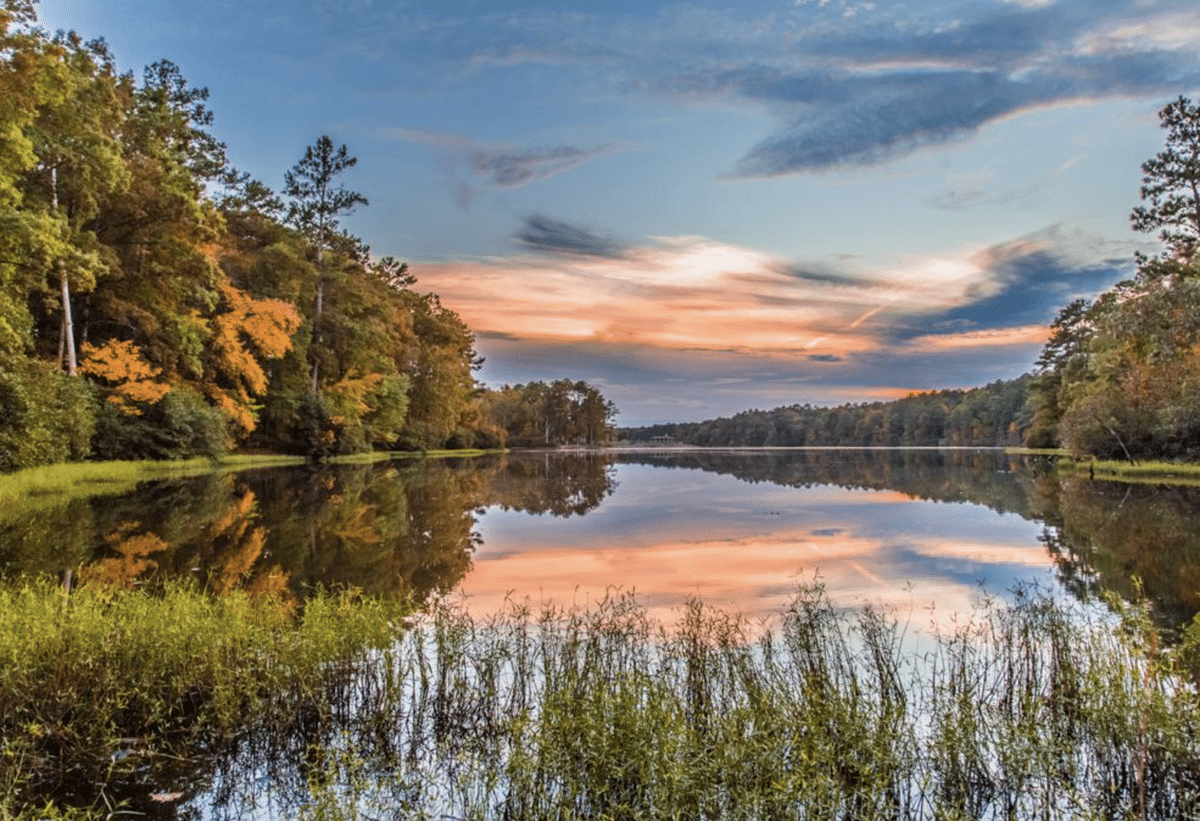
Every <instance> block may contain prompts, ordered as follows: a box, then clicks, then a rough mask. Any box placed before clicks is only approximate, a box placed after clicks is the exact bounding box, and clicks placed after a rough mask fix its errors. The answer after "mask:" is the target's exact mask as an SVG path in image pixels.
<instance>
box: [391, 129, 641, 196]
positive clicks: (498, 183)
mask: <svg viewBox="0 0 1200 821" xmlns="http://www.w3.org/2000/svg"><path fill="white" fill-rule="evenodd" d="M389 134H390V135H391V136H393V137H397V138H399V139H403V140H409V141H411V142H415V143H423V144H425V145H429V146H432V147H433V148H434V149H436V150H437V151H438V152H439V153H440V154H441V156H442V158H443V164H444V167H445V170H446V173H447V176H448V177H449V180H450V183H451V188H452V190H453V191H454V195H455V198H456V199H457V200H458V202H459V204H460V205H462V206H463V207H464V208H465V207H466V206H467V205H469V204H470V202H471V199H472V198H473V197H474V196H475V195H476V194H478V193H479V192H480V190H482V189H486V188H520V187H522V186H525V185H530V184H532V183H535V182H540V181H542V180H548V179H550V178H551V177H554V176H556V175H558V174H561V173H563V172H564V171H570V170H571V169H573V168H578V167H579V166H581V165H586V164H587V163H589V162H591V161H592V160H595V159H597V158H599V157H603V156H605V155H606V154H611V153H612V152H614V151H616V150H618V146H615V145H601V146H595V147H591V148H580V147H579V146H574V145H552V146H543V147H539V148H521V147H516V146H511V145H493V144H484V143H478V142H475V141H474V140H471V139H468V138H466V137H461V136H458V135H456V134H443V133H439V132H432V131H419V130H415V129H409V128H395V129H392V130H391V131H390V132H389Z"/></svg>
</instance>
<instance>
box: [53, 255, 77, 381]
mask: <svg viewBox="0 0 1200 821" xmlns="http://www.w3.org/2000/svg"><path fill="white" fill-rule="evenodd" d="M58 278H59V281H60V282H62V305H63V316H62V336H63V341H65V342H66V347H67V373H68V374H69V375H71V376H75V369H76V367H77V364H78V363H77V362H76V360H75V330H74V326H73V325H72V324H71V286H70V285H69V284H68V283H67V275H66V274H65V273H63V272H62V271H61V270H60V271H59V272H58Z"/></svg>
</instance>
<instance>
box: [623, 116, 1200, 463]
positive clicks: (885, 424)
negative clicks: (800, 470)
mask: <svg viewBox="0 0 1200 821" xmlns="http://www.w3.org/2000/svg"><path fill="white" fill-rule="evenodd" d="M1159 120H1160V124H1161V126H1162V129H1163V132H1164V146H1163V150H1162V151H1161V152H1159V153H1158V154H1157V155H1155V156H1154V157H1153V158H1151V159H1149V160H1147V161H1146V162H1145V163H1143V164H1142V173H1143V177H1142V187H1141V199H1142V204H1141V205H1138V206H1137V207H1135V208H1134V209H1133V212H1132V213H1131V215H1130V221H1131V223H1132V226H1133V228H1134V229H1135V230H1137V231H1144V232H1154V231H1157V232H1159V234H1158V237H1159V239H1160V241H1161V242H1162V251H1161V253H1159V254H1157V255H1155V256H1145V255H1138V256H1137V258H1136V261H1137V270H1136V273H1135V275H1134V277H1133V278H1132V279H1128V280H1125V281H1122V282H1118V283H1117V284H1116V285H1114V286H1112V287H1111V288H1109V289H1107V290H1105V291H1104V292H1103V293H1101V294H1100V295H1099V296H1097V297H1096V298H1095V299H1093V300H1086V299H1077V300H1074V301H1072V302H1070V303H1069V304H1068V305H1066V306H1065V307H1064V308H1063V309H1062V310H1061V311H1059V313H1058V316H1057V317H1056V319H1055V320H1054V322H1053V324H1052V326H1051V336H1050V339H1049V341H1048V342H1047V343H1046V345H1045V346H1044V347H1043V349H1042V353H1041V356H1039V358H1038V360H1037V362H1036V363H1035V366H1034V368H1033V372H1032V373H1030V374H1025V375H1023V376H1021V377H1018V378H1017V379H1014V380H1011V381H1007V382H1005V381H1001V382H993V383H992V384H990V385H987V386H986V387H983V388H975V389H971V390H942V391H931V392H926V393H918V394H911V395H909V396H907V397H904V398H903V399H899V400H897V401H894V402H875V403H866V404H847V405H842V406H840V407H834V408H824V407H813V406H811V405H792V406H788V407H779V408H775V409H774V410H770V411H760V410H751V411H746V412H744V413H740V414H737V415H736V416H734V417H732V418H722V419H711V420H707V421H704V422H693V423H686V424H673V425H656V426H652V427H643V428H630V429H624V430H622V431H621V432H620V435H621V436H622V437H624V438H627V439H630V440H633V441H648V440H650V439H652V438H654V437H660V436H669V437H671V438H672V439H674V440H676V441H678V442H682V443H686V444H693V445H710V446H764V445H774V446H803V445H808V446H812V445H853V446H897V445H907V446H930V445H951V446H954V445H977V446H996V445H1004V446H1012V445H1021V444H1024V445H1026V446H1028V447H1035V448H1059V447H1061V448H1065V449H1067V450H1069V451H1070V452H1071V453H1072V454H1073V455H1075V456H1077V457H1088V456H1090V457H1097V458H1103V459H1122V460H1128V461H1130V462H1136V461H1138V460H1141V459H1185V460H1189V461H1196V460H1200V412H1198V411H1197V409H1198V408H1200V254H1198V252H1200V107H1198V106H1197V105H1195V104H1193V103H1192V102H1191V101H1190V100H1189V99H1187V98H1186V97H1180V98H1178V99H1177V100H1175V101H1173V102H1171V103H1170V104H1168V105H1167V106H1166V107H1164V108H1163V109H1162V111H1161V112H1159Z"/></svg>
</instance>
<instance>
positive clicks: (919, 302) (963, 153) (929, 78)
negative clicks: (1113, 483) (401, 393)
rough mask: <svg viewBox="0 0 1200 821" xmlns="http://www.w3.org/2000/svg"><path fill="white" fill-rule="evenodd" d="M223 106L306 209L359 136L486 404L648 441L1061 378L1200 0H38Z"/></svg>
mask: <svg viewBox="0 0 1200 821" xmlns="http://www.w3.org/2000/svg"><path fill="white" fill-rule="evenodd" d="M38 9H39V18H40V23H41V25H42V26H44V27H45V28H47V29H49V30H55V29H74V30H76V31H78V32H79V33H80V34H81V35H83V36H84V37H85V38H88V39H91V38H94V37H104V38H105V39H106V40H107V41H108V43H109V45H110V46H111V48H112V50H113V53H114V55H115V57H116V60H117V63H118V66H119V67H121V68H122V69H123V70H132V71H134V72H135V73H136V74H140V71H141V67H142V66H144V65H147V64H149V63H152V62H154V61H156V60H159V59H163V58H166V59H169V60H171V61H173V62H174V63H176V64H177V65H178V66H179V67H180V69H181V70H182V72H183V74H184V76H185V77H186V78H187V79H188V81H189V82H190V83H192V84H193V85H196V86H202V87H206V88H208V89H209V91H210V93H211V98H210V103H211V108H212V110H213V111H214V113H215V115H216V122H215V124H214V127H213V128H214V132H215V133H216V135H217V137H218V138H219V139H221V140H222V141H224V142H225V143H226V144H227V145H228V151H229V155H230V158H231V160H232V162H233V163H234V164H235V165H236V166H237V167H238V168H240V169H241V170H244V171H247V172H249V173H250V174H251V175H252V176H254V177H256V178H258V179H260V180H262V181H263V182H265V183H266V184H268V185H269V186H271V187H273V188H275V189H276V190H278V189H280V188H281V187H282V185H283V176H284V173H285V171H286V170H287V169H288V168H290V167H291V166H292V165H294V164H295V163H296V162H297V161H298V160H299V159H300V157H301V156H303V154H304V149H305V147H306V146H308V145H310V144H312V143H313V142H315V141H316V139H317V137H319V136H321V135H323V134H328V135H329V136H330V137H332V138H333V140H334V141H335V143H337V144H343V143H344V144H345V145H346V146H347V148H348V150H349V151H350V153H351V154H352V155H354V156H356V157H357V158H358V164H357V166H356V167H355V168H354V169H352V170H351V171H350V172H348V173H347V174H346V175H345V176H344V180H343V181H344V183H345V184H346V186H347V187H348V188H351V189H353V190H356V191H358V192H360V193H362V194H363V195H364V196H365V197H366V198H367V199H368V200H369V202H370V204H369V206H367V207H365V208H361V209H359V210H358V211H356V212H355V213H354V214H352V215H350V216H348V217H347V218H346V219H345V220H344V221H343V225H344V227H345V228H346V229H347V230H348V231H350V232H351V233H353V234H355V235H356V236H359V237H361V238H362V239H363V240H364V241H366V242H367V243H368V244H369V245H370V247H371V249H372V253H373V254H374V255H376V256H385V255H391V256H395V257H397V258H399V259H403V260H407V261H408V262H409V264H410V267H411V270H412V272H413V273H414V274H415V275H416V276H417V279H418V282H417V285H416V286H415V287H417V288H418V289H420V290H425V291H434V292H436V293H438V294H439V295H440V296H441V298H442V303H443V304H444V305H445V306H446V307H448V308H451V309H453V310H455V311H457V312H458V313H459V314H460V315H461V316H462V318H463V319H464V320H465V321H466V323H467V324H468V325H469V326H470V327H471V328H472V329H473V330H474V332H475V334H476V342H477V349H478V351H479V353H480V354H481V355H483V356H484V357H485V363H484V366H483V368H482V369H481V370H480V372H479V373H478V377H479V378H480V379H481V380H483V381H484V382H486V383H487V384H489V385H491V386H493V387H498V386H500V385H501V384H504V383H509V384H515V383H518V382H528V381H531V380H537V379H541V380H553V379H559V378H567V379H571V380H580V379H583V380H586V381H588V382H591V383H592V384H594V385H597V386H598V387H600V388H601V390H602V391H603V392H604V394H605V396H606V397H608V398H609V399H611V400H613V401H614V402H615V403H616V405H617V406H618V407H619V408H620V410H621V414H620V416H619V417H618V420H617V421H618V423H619V424H622V425H642V424H651V423H656V422H666V421H689V420H699V419H707V418H713V417H717V416H728V415H731V414H733V413H736V412H738V411H740V410H745V409H749V408H761V409H766V408H772V407H776V406H779V405H791V404H804V403H811V404H815V405H826V404H841V403H843V402H865V401H875V400H880V399H891V398H896V397H899V396H903V395H904V394H906V393H908V392H911V391H918V390H932V389H938V388H954V387H972V386H977V385H983V384H986V383H988V382H992V381H994V380H997V379H1008V378H1012V377H1015V376H1017V375H1019V374H1021V373H1024V372H1026V371H1028V370H1030V369H1031V368H1032V366H1033V363H1034V361H1035V360H1036V358H1037V355H1038V352H1039V350H1040V347H1041V345H1042V343H1043V342H1044V341H1045V339H1046V336H1047V333H1048V331H1047V325H1048V323H1049V322H1050V321H1052V320H1053V318H1054V316H1055V314H1056V313H1057V311H1058V310H1059V309H1060V308H1061V307H1062V306H1064V305H1065V304H1066V303H1067V302H1069V301H1070V300H1071V299H1074V298H1076V297H1081V296H1082V297H1088V296H1092V295H1094V294H1096V293H1098V292H1099V291H1100V290H1102V289H1103V288H1105V287H1107V286H1108V285H1110V284H1112V283H1114V282H1116V281H1118V280H1120V279H1123V278H1125V277H1127V276H1129V275H1130V273H1132V271H1133V266H1132V259H1133V255H1134V253H1135V251H1138V250H1142V251H1144V252H1148V253H1154V252H1155V251H1156V250H1157V249H1158V243H1157V241H1156V239H1155V238H1154V237H1153V236H1147V235H1142V234H1136V233H1134V232H1133V231H1132V230H1131V229H1130V226H1129V212H1130V210H1131V209H1132V208H1133V207H1134V206H1135V205H1136V204H1137V203H1138V201H1139V199H1138V197H1139V185H1140V178H1141V171H1140V165H1141V163H1142V162H1144V161H1145V160H1146V159H1148V158H1150V157H1152V156H1153V155H1154V154H1155V153H1156V152H1158V151H1159V150H1160V149H1161V148H1162V131H1161V129H1160V127H1159V123H1158V117H1157V112H1158V111H1159V109H1161V108H1162V106H1163V105H1165V104H1166V103H1167V102H1169V101H1171V100H1172V99H1174V98H1176V97H1178V96H1180V95H1185V96H1188V97H1192V98H1195V97H1197V96H1198V95H1200V5H1198V4H1197V3H1196V2H1195V0H1123V1H1122V0H906V2H892V1H891V0H874V2H859V0H742V2H738V3H729V2H724V3H705V2H690V3H679V2H662V1H661V0H636V1H635V0H557V2H551V0H525V2H512V1H509V2H502V1H501V0H441V1H440V2H421V1H420V0H336V2H335V0H194V2H187V3H180V2H178V0H40V3H39V5H38Z"/></svg>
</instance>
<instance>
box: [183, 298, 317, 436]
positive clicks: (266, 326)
mask: <svg viewBox="0 0 1200 821" xmlns="http://www.w3.org/2000/svg"><path fill="white" fill-rule="evenodd" d="M221 297H222V305H223V307H224V309H225V310H224V311H223V312H222V313H219V314H217V316H216V317H214V318H213V320H212V324H211V329H212V338H211V341H210V345H209V350H210V354H209V367H208V369H207V371H208V372H207V373H206V380H205V383H206V384H205V392H206V393H207V394H208V396H209V398H210V399H211V400H212V401H213V403H214V404H216V406H217V407H219V408H220V409H221V410H222V411H224V413H225V415H226V416H228V417H229V418H230V419H231V420H232V421H233V422H234V424H235V425H237V427H238V428H239V429H240V430H241V432H242V433H249V432H251V431H253V430H254V428H255V426H256V425H257V422H258V420H257V417H256V414H255V406H254V397H257V396H261V395H262V394H264V393H266V391H267V381H268V380H267V374H266V371H264V370H263V366H262V363H261V362H260V360H261V359H274V358H276V357H280V356H283V355H284V354H285V353H287V352H288V351H289V350H290V349H291V347H292V334H293V333H295V331H296V329H297V328H299V327H300V324H301V319H300V315H299V314H298V313H297V312H296V308H295V306H293V305H292V304H291V303H289V302H284V301H283V300H279V299H253V298H251V297H250V296H248V295H247V294H246V293H245V292H244V291H241V290H239V289H237V288H235V287H233V286H232V285H228V284H223V285H221Z"/></svg>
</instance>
